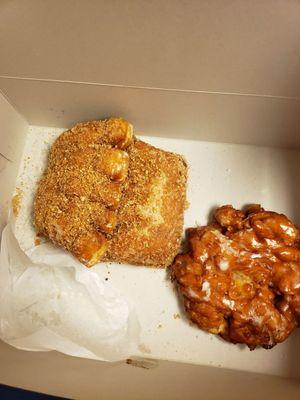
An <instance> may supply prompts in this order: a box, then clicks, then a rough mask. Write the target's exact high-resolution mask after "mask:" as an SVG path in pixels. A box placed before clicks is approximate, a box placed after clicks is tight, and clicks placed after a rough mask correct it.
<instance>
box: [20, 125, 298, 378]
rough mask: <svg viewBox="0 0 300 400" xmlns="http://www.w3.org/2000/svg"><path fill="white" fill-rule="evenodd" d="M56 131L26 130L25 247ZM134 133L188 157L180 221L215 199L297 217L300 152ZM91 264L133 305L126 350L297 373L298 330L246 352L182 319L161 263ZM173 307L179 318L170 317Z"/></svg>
mask: <svg viewBox="0 0 300 400" xmlns="http://www.w3.org/2000/svg"><path fill="white" fill-rule="evenodd" d="M61 132H62V129H57V128H56V129H55V128H46V127H34V126H32V127H30V129H29V132H28V136H27V141H26V144H25V148H24V153H23V162H22V165H21V168H20V174H19V177H18V180H17V187H18V188H19V189H21V191H22V208H21V210H20V213H19V216H18V218H17V221H16V236H17V238H18V240H19V242H20V244H21V247H22V248H23V249H24V250H26V249H28V248H31V247H32V246H34V241H35V238H36V235H35V232H34V229H33V226H32V222H31V215H32V201H33V194H34V192H35V188H36V182H37V181H38V179H39V177H40V175H41V173H42V172H43V169H44V167H45V162H46V157H47V152H48V149H49V146H50V145H51V144H52V142H53V140H54V139H55V138H56V137H57V136H58V135H59V134H60V133H61ZM137 134H138V132H137ZM138 136H139V137H141V138H142V139H143V140H147V141H148V142H149V143H151V144H153V145H154V146H158V147H160V148H163V149H165V150H169V151H174V152H177V153H181V154H183V155H184V156H185V158H186V160H187V161H188V165H189V180H188V201H189V203H190V207H189V209H188V210H187V211H186V213H185V227H190V226H195V225H204V224H206V223H207V221H208V217H209V214H210V213H211V210H212V209H213V208H214V207H215V206H217V205H222V204H233V205H234V206H236V207H242V206H243V205H245V204H249V203H252V202H256V203H261V204H262V205H263V206H264V207H265V208H266V209H271V210H276V211H278V212H282V213H285V214H287V215H288V216H289V217H290V218H291V219H293V220H295V221H299V222H300V210H298V209H297V206H296V205H297V204H298V203H299V200H300V191H297V189H296V190H295V189H294V190H291V189H292V188H293V187H295V188H299V187H300V185H299V183H300V176H299V174H298V171H300V151H294V150H284V149H275V148H268V147H257V146H246V145H235V144H222V143H208V142H201V141H192V140H183V139H170V138H168V139H165V138H160V137H151V136H145V137H142V136H140V135H138ZM32 149H34V152H33V151H32ZM93 270H94V271H97V273H98V274H99V275H100V276H101V277H103V278H108V279H109V282H110V283H111V284H113V286H114V287H116V288H117V289H119V291H120V292H121V293H123V294H124V295H125V296H126V298H127V299H128V300H129V302H130V303H131V304H133V305H134V308H135V309H136V311H137V315H138V319H139V321H140V324H141V344H140V346H139V351H138V352H137V353H136V354H133V356H140V357H145V356H146V357H148V358H155V359H163V360H170V361H180V362H186V363H187V362H191V363H194V364H198V365H207V366H215V367H223V368H230V369H238V370H241V371H242V370H245V371H250V372H259V373H264V374H273V375H280V376H290V377H297V378H300V370H299V368H297V365H298V364H299V362H300V331H297V330H296V331H295V332H294V333H293V334H292V335H291V337H290V338H289V340H287V341H286V342H285V343H283V344H280V345H278V346H276V347H275V348H274V349H272V350H270V351H266V350H264V349H257V350H255V351H254V352H250V351H249V350H248V348H247V347H245V346H235V345H232V344H230V343H227V342H225V341H223V340H221V339H220V338H218V337H217V336H214V335H210V334H207V333H205V332H202V331H201V330H199V329H198V328H197V327H195V326H193V325H191V324H189V322H188V320H187V318H186V317H185V315H184V313H183V310H182V306H181V304H178V298H177V296H176V292H175V290H174V289H175V288H174V285H173V284H172V282H171V281H170V279H169V277H168V272H167V270H165V269H152V268H144V267H134V266H130V265H124V264H121V265H120V264H114V263H111V264H108V263H100V264H98V265H96V266H95V267H94V268H93ZM177 314H180V316H181V318H176V316H177ZM183 338H184V340H183Z"/></svg>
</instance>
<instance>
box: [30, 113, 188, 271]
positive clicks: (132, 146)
mask: <svg viewBox="0 0 300 400" xmlns="http://www.w3.org/2000/svg"><path fill="white" fill-rule="evenodd" d="M185 189H186V164H185V162H184V161H183V159H182V157H180V156H178V155H175V154H172V153H168V152H164V151H162V150H159V149H155V148H154V147H152V146H150V145H147V144H145V143H143V142H141V141H138V140H136V139H135V138H134V136H133V129H132V126H131V125H130V124H129V123H128V122H127V121H125V120H123V119H120V118H113V119H109V120H103V121H93V122H88V123H81V124H77V125H76V126H75V127H73V128H72V129H70V130H68V131H66V132H64V133H63V134H62V135H60V136H59V138H58V139H57V140H56V141H55V143H54V144H53V146H52V148H51V150H50V154H49V162H48V168H47V171H46V173H45V175H44V176H43V178H42V179H41V181H40V183H39V186H38V190H37V193H36V197H35V205H34V214H35V226H36V229H37V232H38V233H39V234H41V235H44V236H46V237H49V238H50V239H51V240H52V241H53V242H54V243H56V244H58V245H60V246H63V247H64V248H66V249H67V250H69V251H70V252H72V253H73V255H75V256H76V257H77V258H78V259H79V260H80V261H81V262H83V263H84V264H85V265H87V266H91V265H93V264H95V263H97V262H98V261H100V260H108V261H122V262H128V263H134V264H142V265H150V266H166V265H168V264H170V263H171V262H172V260H173V258H174V257H175V255H176V253H177V252H178V249H179V241H180V237H181V232H182V225H183V211H184V203H185ZM174 215H175V217H174Z"/></svg>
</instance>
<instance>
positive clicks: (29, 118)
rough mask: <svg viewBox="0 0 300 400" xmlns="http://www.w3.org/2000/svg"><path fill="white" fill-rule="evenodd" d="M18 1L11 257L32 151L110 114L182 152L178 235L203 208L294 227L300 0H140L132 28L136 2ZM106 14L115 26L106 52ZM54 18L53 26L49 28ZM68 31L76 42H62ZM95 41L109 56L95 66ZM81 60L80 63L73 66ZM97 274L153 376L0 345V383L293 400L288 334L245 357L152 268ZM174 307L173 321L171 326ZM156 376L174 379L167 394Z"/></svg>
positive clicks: (295, 346) (292, 344)
mask: <svg viewBox="0 0 300 400" xmlns="http://www.w3.org/2000/svg"><path fill="white" fill-rule="evenodd" d="M11 3H15V2H14V1H12V2H11ZM26 3H27V2H26ZM26 3H24V4H22V2H18V5H17V7H16V5H15V4H10V5H9V4H8V3H5V4H4V5H3V6H1V7H3V8H2V11H3V13H1V15H0V24H1V26H2V27H4V28H5V29H6V31H5V35H2V36H1V35H0V49H1V50H2V52H1V54H2V58H1V62H0V89H1V90H2V91H3V94H5V97H6V99H5V98H4V96H2V95H1V94H0V119H1V127H0V153H1V154H0V185H1V198H0V206H1V221H0V223H1V228H2V227H3V224H4V222H5V219H6V217H7V209H8V203H9V199H10V197H11V195H12V192H13V188H14V187H15V186H18V187H21V189H22V191H23V199H22V209H21V212H20V215H19V218H18V223H17V228H18V231H17V232H18V238H19V240H20V242H21V244H22V246H23V247H24V248H26V247H28V246H30V245H31V244H32V242H33V238H34V233H33V231H32V229H30V207H31V197H30V194H31V193H32V192H31V189H32V185H33V184H34V182H35V180H34V179H33V177H35V176H37V175H38V174H40V173H41V171H42V169H43V167H44V164H43V163H41V160H42V159H45V152H43V150H45V149H47V148H48V146H49V143H50V142H51V140H53V138H54V137H55V136H56V135H57V134H58V133H59V132H60V131H61V128H62V127H68V126H71V125H72V124H73V123H75V122H78V121H80V120H89V119H97V118H103V117H107V116H111V115H120V116H123V117H125V118H127V119H129V120H130V121H131V122H132V123H133V124H134V125H135V127H136V134H137V135H145V136H146V137H145V140H146V141H148V142H150V143H152V144H154V145H156V146H158V147H162V148H164V149H166V150H171V151H176V152H178V153H181V154H184V155H185V156H186V158H187V160H188V163H189V166H190V171H189V187H188V200H189V202H190V208H189V209H188V210H187V211H186V214H185V226H193V225H195V224H204V223H206V222H207V217H208V215H209V213H210V211H211V210H212V208H213V207H215V206H216V205H219V204H226V203H231V204H233V205H234V206H236V207H240V206H243V205H244V204H245V203H250V202H256V203H258V202H259V203H261V204H262V205H263V206H264V207H265V208H270V209H273V210H275V211H278V212H283V213H285V214H286V215H288V216H289V217H290V218H291V219H292V220H294V221H295V222H296V223H298V225H300V211H299V204H300V150H299V149H300V131H299V127H300V97H299V96H300V87H299V82H300V80H299V71H300V57H299V48H298V46H299V42H298V40H297V38H299V34H300V31H299V27H300V24H299V12H300V9H299V5H297V4H296V3H294V2H286V1H278V2H276V5H275V3H274V4H272V7H271V9H270V3H269V2H268V1H267V0H262V1H254V2H252V5H253V7H250V6H248V5H246V3H245V2H243V1H236V2H232V4H231V3H230V5H228V6H226V5H224V3H223V2H218V1H217V0H213V1H211V2H191V5H190V7H186V6H185V5H184V3H183V2H180V1H179V2H177V1H174V2H165V4H164V5H162V4H161V2H159V3H156V2H153V3H152V2H150V3H149V5H148V4H147V6H145V7H146V8H147V10H146V11H147V15H148V16H149V18H148V19H147V21H146V22H145V18H144V17H143V16H144V13H145V12H146V11H145V9H143V10H142V9H141V7H140V6H139V5H138V4H137V3H138V2H132V4H130V6H129V5H128V4H125V3H126V2H124V3H122V2H117V3H118V4H114V5H113V4H112V3H111V4H110V2H99V3H98V4H97V2H93V1H92V2H89V4H88V5H83V3H81V2H75V3H76V6H74V7H69V6H68V4H67V3H68V2H66V1H61V2H59V5H58V4H57V5H56V6H55V7H54V8H52V7H51V5H50V4H49V3H48V2H47V1H45V2H39V1H32V2H31V4H30V5H29V4H28V3H27V4H26ZM46 3H48V6H47V5H46ZM75 3H74V4H75ZM100 3H101V6H100ZM233 3H235V4H233ZM12 5H14V6H15V7H13V6H12ZM99 7H102V9H101V10H100V9H99ZM115 7H118V15H122V16H123V18H122V19H121V20H120V23H119V24H117V25H114V26H115V31H114V35H113V36H112V37H111V39H109V40H108V43H106V40H107V38H108V37H110V36H108V35H104V33H105V32H106V33H107V32H111V29H110V27H111V26H112V24H113V21H115V15H116V8H115ZM158 9H159V10H160V11H159V12H158V11H157V10H158ZM97 11H98V13H97ZM100 11H101V12H100ZM66 15H68V16H69V19H68V20H67V21H68V22H67V23H65V22H66V19H65V18H66ZM183 15H184V18H183V19H182V16H183ZM82 16H84V17H82ZM103 16H105V18H104V17H103ZM168 16H169V17H170V19H169V17H168ZM53 17H55V18H54V19H53ZM79 17H80V18H79ZM96 17H97V18H96ZM179 17H180V18H179ZM78 18H79V20H78ZM95 18H96V20H95ZM178 18H179V19H178ZM23 20H24V21H25V22H24V21H23ZM53 20H55V26H56V28H57V27H59V29H52V28H53V26H52V24H53ZM79 21H80V24H79ZM91 21H92V22H93V23H91ZM137 21H138V26H139V27H140V29H142V30H141V32H142V34H140V31H139V30H138V28H135V27H136V23H137ZM75 22H76V23H75ZM94 22H95V23H94ZM179 22H180V23H179ZM24 23H26V26H27V27H28V29H26V30H23V29H22V27H23V25H24ZM101 23H102V25H101ZM141 24H142V25H143V27H141V26H140V25H141ZM179 26H181V28H180V29H179ZM71 27H72V33H73V34H74V35H75V37H76V38H77V41H76V40H75V41H74V36H73V35H69V34H65V33H66V32H70V31H71V29H70V28H71ZM99 27H100V28H99ZM60 29H61V30H60ZM73 29H74V30H73ZM48 31H49V32H51V35H50V34H47V32H48ZM83 31H84V32H85V34H84V35H83V34H82V32H83ZM124 32H126V34H124ZM137 32H138V34H137ZM41 33H43V35H42V34H41ZM62 33H64V34H62ZM60 34H61V36H60ZM103 37H104V38H105V40H103ZM120 38H121V39H120ZM5 39H6V40H5ZM118 40H120V41H119V42H118ZM53 43H55V44H56V45H55V46H53ZM158 43H160V45H158ZM297 43H298V45H297ZM145 44H146V45H145ZM245 44H246V45H245ZM95 45H96V46H99V49H100V48H101V49H102V53H101V52H100V53H101V54H105V55H106V56H107V54H110V55H111V57H104V58H102V57H100V56H99V55H98V52H97V51H96V52H95V51H94V48H95ZM96 48H98V47H96ZM12 49H14V50H15V51H14V52H12ZM124 49H127V50H128V49H129V53H128V54H126V53H125V51H124ZM58 53H59V57H58V58H57V57H56V56H57V54H58ZM83 53H84V54H85V56H86V58H85V60H88V63H85V62H84V63H82V62H79V61H82V60H81V56H82V54H83ZM100 53H99V54H100ZM12 54H13V55H14V57H12ZM78 60H79V61H78ZM120 60H122V62H120ZM122 63H123V64H124V65H122ZM186 65H187V66H186ZM186 70H187V71H189V73H186V72H183V71H186ZM49 126H50V128H49ZM33 149H34V151H33ZM297 149H298V150H297ZM27 157H30V160H29V161H28V160H27ZM17 173H18V178H17V180H16V176H17ZM95 269H96V270H97V271H98V273H99V274H100V275H102V276H105V277H109V280H110V282H111V283H113V284H114V285H115V286H116V287H118V288H119V289H120V290H121V291H122V292H124V293H125V294H126V295H127V296H128V298H130V299H131V300H132V302H133V303H134V304H136V307H137V311H138V314H139V318H140V321H141V325H142V340H141V342H142V346H140V351H139V352H138V353H137V354H135V355H133V356H139V357H142V358H143V359H155V360H156V361H155V362H154V364H153V365H154V367H155V366H156V367H155V368H153V369H150V370H142V369H139V368H133V367H131V366H126V365H122V364H109V365H107V364H105V363H101V362H95V361H91V360H80V359H74V358H70V357H67V356H62V355H58V354H55V353H51V354H50V353H49V354H45V353H44V354H31V353H25V352H20V351H17V350H14V349H11V348H9V347H7V346H5V345H4V344H3V343H2V344H1V346H0V352H1V358H2V359H3V363H1V364H2V365H0V380H1V383H6V384H11V385H16V386H20V387H24V388H28V389H34V390H40V391H44V392H48V393H51V394H56V395H60V396H66V397H72V398H88V399H91V398H95V399H96V398H99V393H102V394H103V395H104V396H105V398H108V399H109V398H112V399H113V398H118V397H119V396H120V391H119V390H120V387H119V386H118V385H116V380H117V381H118V382H120V386H123V385H124V386H126V388H127V392H126V391H125V392H126V393H125V392H124V398H130V399H133V398H136V399H139V398H145V399H148V398H149V399H150V398H165V399H167V398H172V399H173V398H182V397H183V396H186V397H188V398H195V399H196V398H199V392H200V391H201V393H203V395H205V397H206V398H207V399H216V398H225V397H226V398H227V397H228V398H229V397H230V398H232V399H240V398H241V396H243V398H245V399H246V398H253V397H252V396H253V395H254V393H255V398H264V397H265V395H266V393H267V394H268V396H272V397H273V398H275V399H277V398H278V399H279V398H282V396H283V394H284V395H285V396H286V398H288V399H298V398H299V389H300V383H299V378H300V367H299V366H300V329H299V330H298V331H297V330H296V331H295V332H294V333H293V334H292V335H291V337H290V338H289V339H288V340H287V341H286V342H285V343H283V344H280V345H278V346H276V347H275V348H273V349H272V350H270V351H265V350H263V349H258V350H255V351H253V352H250V351H249V350H248V349H246V348H243V347H241V346H234V345H231V344H229V343H226V342H224V341H222V340H221V339H219V338H217V337H215V336H213V335H209V334H206V333H204V332H202V331H200V330H198V329H197V328H196V327H194V326H191V325H190V324H189V323H188V321H187V320H186V319H185V317H184V314H183V313H182V310H181V308H180V305H179V304H178V301H177V297H176V293H175V292H174V288H173V286H172V284H171V283H170V281H169V280H168V279H167V274H166V271H165V270H151V269H146V268H142V267H141V268H137V267H132V266H127V265H105V264H100V265H97V266H96V267H95ZM108 272H110V274H108ZM177 313H180V314H181V318H179V319H178V318H174V314H177ZM161 360H170V361H173V362H171V363H165V362H164V361H161ZM177 361H179V362H180V363H184V364H180V363H177ZM189 363H191V364H193V365H191V364H190V365H189ZM16 365H17V367H16ZM45 365H47V368H49V366H50V369H51V376H52V379H51V381H50V383H49V382H47V379H48V374H47V373H45V372H44V373H43V371H42V370H43V368H44V369H45V368H46V367H45ZM212 367H214V368H212ZM220 367H221V368H220ZM233 370H234V371H233ZM268 375H277V377H275V376H273V377H272V378H270V377H268ZM36 376H38V379H36ZM164 379H165V381H164ZM292 379H298V381H297V382H296V381H295V380H292ZM166 381H167V382H168V381H172V385H169V386H168V388H165V382H166ZM225 392H226V396H223V393H225ZM187 393H188V394H187ZM222 396H223V397H222ZM247 396H248V397H247Z"/></svg>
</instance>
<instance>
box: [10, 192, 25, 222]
mask: <svg viewBox="0 0 300 400" xmlns="http://www.w3.org/2000/svg"><path fill="white" fill-rule="evenodd" d="M22 196H23V192H22V190H21V189H20V188H16V194H15V195H14V196H13V198H12V200H11V203H12V210H13V214H14V216H15V217H17V216H18V215H19V211H20V208H21V201H22Z"/></svg>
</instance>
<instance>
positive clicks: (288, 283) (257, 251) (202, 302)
mask: <svg viewBox="0 0 300 400" xmlns="http://www.w3.org/2000/svg"><path fill="white" fill-rule="evenodd" d="M299 240H300V232H299V229H298V228H297V227H296V226H295V225H294V224H293V223H292V222H290V221H289V220H288V219H287V217H286V216H284V215H283V214H277V213H275V212H270V211H264V210H263V209H262V208H261V207H260V206H257V205H253V206H251V207H248V209H247V210H246V211H245V212H242V211H240V210H235V209H234V208H233V207H232V206H223V207H220V208H219V209H217V210H216V212H215V221H214V223H213V224H211V225H208V226H206V227H202V228H193V229H189V230H188V241H189V244H190V251H189V252H187V253H186V254H181V255H178V256H177V257H176V259H175V261H174V264H173V265H172V274H173V277H174V278H175V279H176V281H177V283H178V287H179V288H180V291H181V293H182V294H183V299H184V303H185V307H186V310H187V313H188V314H189V316H190V318H191V319H192V321H193V322H195V323H196V324H197V325H198V326H199V327H200V328H201V329H204V330H206V331H208V332H211V333H215V334H219V335H220V336H222V337H223V338H224V339H225V340H228V341H230V342H233V343H245V344H247V345H248V346H249V347H250V348H251V349H253V348H255V347H256V346H263V347H265V348H270V347H272V346H274V345H275V344H276V343H279V342H282V341H284V340H285V339H286V338H287V337H288V336H289V334H290V333H291V332H292V331H293V330H294V328H295V327H296V326H298V325H299V323H300V307H299V305H300V242H299Z"/></svg>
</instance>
